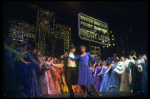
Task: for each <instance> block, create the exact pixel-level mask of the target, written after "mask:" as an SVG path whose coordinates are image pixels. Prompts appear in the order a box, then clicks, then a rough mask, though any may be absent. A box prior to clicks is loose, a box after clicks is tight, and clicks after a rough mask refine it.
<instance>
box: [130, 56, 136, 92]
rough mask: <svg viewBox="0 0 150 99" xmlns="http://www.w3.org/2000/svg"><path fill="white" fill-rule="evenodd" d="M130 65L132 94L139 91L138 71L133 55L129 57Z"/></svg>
mask: <svg viewBox="0 0 150 99" xmlns="http://www.w3.org/2000/svg"><path fill="white" fill-rule="evenodd" d="M128 61H129V65H128V70H129V73H130V74H129V78H130V79H129V82H130V83H131V92H137V91H138V89H139V86H137V85H138V83H139V81H138V80H139V79H138V76H137V75H138V69H137V67H136V66H135V60H134V59H133V57H132V56H131V55H129V60H128Z"/></svg>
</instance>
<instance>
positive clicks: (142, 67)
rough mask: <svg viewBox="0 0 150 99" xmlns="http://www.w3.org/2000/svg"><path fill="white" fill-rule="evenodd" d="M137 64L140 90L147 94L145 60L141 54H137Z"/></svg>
mask: <svg viewBox="0 0 150 99" xmlns="http://www.w3.org/2000/svg"><path fill="white" fill-rule="evenodd" d="M137 66H138V71H139V82H140V92H142V93H146V94H147V92H148V77H147V76H148V75H147V70H146V65H145V61H143V59H142V55H139V59H138V61H137ZM140 76H142V77H140ZM140 80H141V81H140Z"/></svg>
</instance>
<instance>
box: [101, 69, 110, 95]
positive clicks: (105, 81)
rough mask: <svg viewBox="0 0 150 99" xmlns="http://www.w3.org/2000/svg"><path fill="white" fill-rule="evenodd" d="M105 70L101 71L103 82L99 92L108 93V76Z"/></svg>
mask: <svg viewBox="0 0 150 99" xmlns="http://www.w3.org/2000/svg"><path fill="white" fill-rule="evenodd" d="M107 69H108V67H107V68H104V69H103V73H104V77H103V81H102V83H101V86H100V90H99V92H108V91H109V85H108V81H109V75H108V72H107V73H105V72H106V71H107Z"/></svg>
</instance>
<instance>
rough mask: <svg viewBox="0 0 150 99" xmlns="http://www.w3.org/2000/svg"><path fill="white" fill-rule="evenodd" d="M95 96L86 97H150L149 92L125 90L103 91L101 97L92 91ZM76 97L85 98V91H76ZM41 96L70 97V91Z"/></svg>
mask: <svg viewBox="0 0 150 99" xmlns="http://www.w3.org/2000/svg"><path fill="white" fill-rule="evenodd" d="M91 94H92V95H93V96H88V97H86V98H117V97H118V98H148V94H141V93H139V92H137V93H124V92H113V93H108V92H106V93H104V92H103V93H101V94H102V97H99V96H98V95H96V94H95V93H94V92H91ZM74 95H75V97H73V98H84V93H83V92H81V93H74ZM39 98H69V93H62V94H55V95H48V96H41V97H39Z"/></svg>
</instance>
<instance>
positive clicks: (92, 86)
mask: <svg viewBox="0 0 150 99" xmlns="http://www.w3.org/2000/svg"><path fill="white" fill-rule="evenodd" d="M92 87H93V88H94V91H95V93H96V94H98V95H99V96H102V95H101V94H100V93H99V92H98V91H97V89H96V87H95V85H92Z"/></svg>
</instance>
